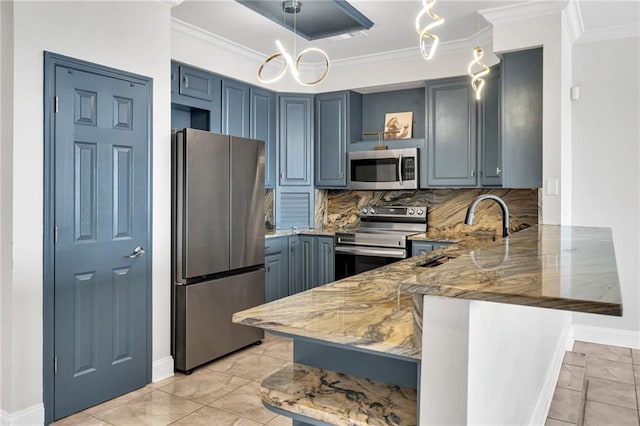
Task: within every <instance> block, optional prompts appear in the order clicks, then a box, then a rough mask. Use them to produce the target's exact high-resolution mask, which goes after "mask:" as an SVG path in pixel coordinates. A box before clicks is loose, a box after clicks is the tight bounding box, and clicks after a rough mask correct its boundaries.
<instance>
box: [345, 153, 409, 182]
mask: <svg viewBox="0 0 640 426" xmlns="http://www.w3.org/2000/svg"><path fill="white" fill-rule="evenodd" d="M419 151H420V150H419V149H418V148H403V149H384V150H375V151H354V152H350V153H349V155H348V160H347V176H348V178H349V189H365V190H367V189H368V190H389V189H418V179H419V174H418V162H419V158H418V153H419Z"/></svg>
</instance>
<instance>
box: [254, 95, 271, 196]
mask: <svg viewBox="0 0 640 426" xmlns="http://www.w3.org/2000/svg"><path fill="white" fill-rule="evenodd" d="M249 95H250V102H249V105H250V126H249V137H250V138H252V139H258V140H261V141H264V163H265V164H264V186H265V188H273V187H274V186H275V183H276V143H277V141H276V94H275V93H273V92H270V91H268V90H264V89H259V88H257V87H251V88H250V90H249Z"/></svg>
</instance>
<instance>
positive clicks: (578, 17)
mask: <svg viewBox="0 0 640 426" xmlns="http://www.w3.org/2000/svg"><path fill="white" fill-rule="evenodd" d="M562 19H563V20H564V23H565V28H566V29H567V32H568V34H569V38H570V39H571V43H575V42H576V41H577V40H578V39H579V38H580V37H581V36H582V34H583V33H584V22H583V21H582V12H581V11H580V4H579V3H578V0H570V1H569V4H568V5H567V8H566V9H565V10H563V11H562Z"/></svg>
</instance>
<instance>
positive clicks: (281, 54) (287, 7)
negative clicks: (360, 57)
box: [258, 0, 329, 86]
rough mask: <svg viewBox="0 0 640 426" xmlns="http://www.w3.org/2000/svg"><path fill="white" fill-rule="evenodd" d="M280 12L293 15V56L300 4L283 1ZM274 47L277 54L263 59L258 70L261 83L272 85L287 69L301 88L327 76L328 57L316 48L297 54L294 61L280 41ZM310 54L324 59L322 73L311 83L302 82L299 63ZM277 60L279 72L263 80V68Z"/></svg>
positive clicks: (309, 48)
mask: <svg viewBox="0 0 640 426" xmlns="http://www.w3.org/2000/svg"><path fill="white" fill-rule="evenodd" d="M282 11H283V13H288V14H292V15H293V34H294V35H293V54H294V55H295V51H296V48H295V46H296V36H297V32H296V15H297V13H298V12H300V2H299V1H297V0H288V1H283V2H282ZM283 16H284V15H283ZM276 47H277V48H278V52H277V53H274V54H273V55H270V56H269V57H267V59H265V60H264V62H263V63H262V64H261V65H260V67H259V68H258V80H260V81H261V82H263V83H267V84H269V83H273V82H276V81H278V80H280V79H281V78H282V76H283V75H284V74H285V73H286V72H287V69H289V71H290V72H291V75H292V76H293V79H294V80H295V81H296V82H298V83H299V84H302V85H303V86H315V85H317V84H319V83H320V82H322V81H323V80H324V79H325V77H326V76H327V74H328V73H329V56H328V55H327V54H326V53H325V52H324V51H323V50H322V49H318V48H317V47H308V48H306V49H304V50H302V51H301V52H300V53H298V55H297V56H296V59H295V61H294V60H293V56H292V55H290V54H289V53H288V52H287V51H286V50H285V48H284V46H283V45H282V43H281V42H280V40H276ZM312 52H315V53H317V54H319V55H320V56H321V57H322V58H323V59H324V71H323V72H322V74H321V75H320V77H319V78H317V79H315V80H313V81H303V80H302V79H301V78H300V62H301V61H302V57H303V56H304V55H306V54H308V53H312ZM277 59H280V60H281V61H282V68H281V70H280V72H278V73H277V74H276V75H275V76H274V77H272V78H265V77H264V76H263V73H264V70H265V67H266V66H267V65H269V64H270V63H271V62H272V61H275V60H277Z"/></svg>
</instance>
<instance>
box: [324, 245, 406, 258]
mask: <svg viewBox="0 0 640 426" xmlns="http://www.w3.org/2000/svg"><path fill="white" fill-rule="evenodd" d="M335 251H336V253H343V254H352V255H354V256H379V257H393V258H397V259H404V258H406V257H407V251H406V250H404V249H381V248H372V247H343V246H336V248H335Z"/></svg>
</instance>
